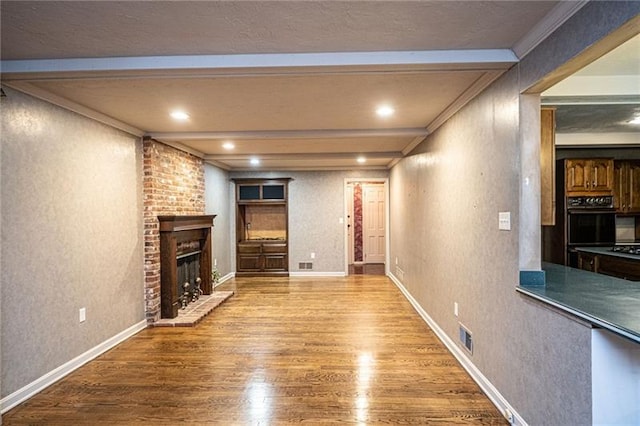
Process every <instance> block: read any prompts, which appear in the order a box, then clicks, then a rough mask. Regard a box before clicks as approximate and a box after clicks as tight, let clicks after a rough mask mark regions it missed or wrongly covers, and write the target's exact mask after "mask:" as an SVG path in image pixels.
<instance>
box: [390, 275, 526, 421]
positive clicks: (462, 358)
mask: <svg viewBox="0 0 640 426" xmlns="http://www.w3.org/2000/svg"><path fill="white" fill-rule="evenodd" d="M388 276H389V278H391V280H392V281H393V282H394V284H395V285H396V287H398V289H400V291H401V292H402V294H403V295H404V297H406V298H407V300H408V301H409V303H411V305H412V306H413V308H414V309H415V310H416V312H418V315H420V316H421V317H422V319H423V320H424V321H425V322H426V323H427V324H428V325H429V327H431V329H432V330H433V332H434V333H436V336H438V338H439V339H440V341H441V342H442V343H444V345H445V346H446V347H447V349H449V351H450V352H451V353H452V354H453V356H454V357H455V358H456V359H457V360H458V362H460V364H462V367H463V368H464V369H465V370H466V371H467V373H469V375H470V376H471V378H472V379H473V380H474V381H475V382H476V383H477V384H478V386H480V389H482V391H483V392H484V393H485V394H486V395H487V396H488V397H489V399H490V400H491V402H492V403H493V405H495V406H496V407H497V408H498V410H500V412H501V413H502V414H503V415H504V416H505V418H508V417H507V416H508V413H511V415H512V416H513V421H512V422H511V424H512V425H516V426H527V422H525V420H524V419H523V418H522V416H520V415H519V414H518V413H517V412H516V411H515V410H514V408H513V407H512V406H511V404H509V402H508V401H507V400H506V399H505V398H504V397H503V396H502V394H500V392H499V391H498V389H496V387H495V386H494V385H493V384H492V383H491V382H490V381H489V379H487V378H486V377H485V376H484V374H482V373H481V372H480V370H478V368H477V367H476V366H475V365H474V364H473V362H472V361H471V360H470V359H469V358H468V357H467V355H466V354H465V352H463V350H462V349H461V348H460V347H459V346H458V345H457V344H456V343H455V342H454V341H453V340H451V338H449V336H448V335H447V333H445V332H444V330H442V329H441V328H440V327H439V326H438V324H437V323H436V322H435V321H434V320H433V318H431V317H430V316H429V314H427V313H426V311H425V310H424V309H422V306H420V304H419V303H418V301H417V300H415V299H414V298H413V296H412V295H411V293H409V291H408V290H407V289H406V288H405V287H404V285H403V284H402V283H401V282H400V280H398V278H396V277H395V275H393V274H392V273H389V274H388Z"/></svg>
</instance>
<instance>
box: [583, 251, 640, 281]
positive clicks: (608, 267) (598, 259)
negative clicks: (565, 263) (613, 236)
mask: <svg viewBox="0 0 640 426" xmlns="http://www.w3.org/2000/svg"><path fill="white" fill-rule="evenodd" d="M578 268H580V269H584V270H585V271H590V272H596V273H598V274H604V275H609V276H611V277H616V278H622V279H625V280H629V281H640V260H633V259H627V258H624V257H618V256H607V255H603V254H594V253H586V252H579V254H578Z"/></svg>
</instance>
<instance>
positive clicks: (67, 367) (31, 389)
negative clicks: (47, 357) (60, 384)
mask: <svg viewBox="0 0 640 426" xmlns="http://www.w3.org/2000/svg"><path fill="white" fill-rule="evenodd" d="M146 327H147V320H146V319H145V320H142V321H140V322H139V323H137V324H134V325H132V326H131V327H129V328H127V329H126V330H123V331H121V332H120V333H118V334H116V335H115V336H113V337H111V338H109V339H107V340H105V341H104V342H102V343H100V344H99V345H97V346H95V347H93V348H92V349H89V350H88V351H87V352H85V353H83V354H81V355H79V356H77V357H75V358H74V359H72V360H71V361H68V362H66V363H64V364H62V365H61V366H60V367H58V368H56V369H55V370H52V371H50V372H48V373H47V374H45V375H44V376H42V377H40V378H38V379H36V380H34V381H33V382H31V383H29V384H28V385H26V386H24V387H23V388H21V389H18V390H17V391H15V392H13V393H12V394H11V395H7V396H6V397H4V398H2V400H0V412H1V413H2V414H4V413H6V412H7V411H9V410H10V409H12V408H13V407H15V406H16V405H18V404H20V403H22V402H24V401H26V400H27V399H29V398H31V397H32V396H33V395H35V394H37V393H38V392H40V391H42V390H44V389H45V388H47V387H48V386H51V385H52V384H54V383H55V382H57V381H58V380H60V379H62V378H63V377H65V376H66V375H67V374H69V373H71V372H73V371H74V370H76V369H78V368H79V367H82V366H83V365H84V364H86V363H87V362H89V361H91V360H92V359H94V358H96V357H97V356H99V355H101V354H103V353H104V352H106V351H108V350H109V349H111V348H113V347H114V346H116V345H117V344H119V343H121V342H124V341H125V340H127V339H128V338H129V337H131V336H133V335H134V334H136V333H138V332H139V331H141V330H144V329H145V328H146Z"/></svg>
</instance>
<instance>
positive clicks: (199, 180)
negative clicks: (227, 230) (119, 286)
mask: <svg viewBox="0 0 640 426" xmlns="http://www.w3.org/2000/svg"><path fill="white" fill-rule="evenodd" d="M143 151H144V168H143V171H144V277H145V303H146V315H147V320H148V321H149V322H154V321H157V320H158V319H160V224H159V222H158V216H162V215H201V214H204V161H203V160H202V159H201V158H198V157H196V156H194V155H192V154H189V153H186V152H184V151H180V150H177V149H175V148H172V147H170V146H168V145H165V144H163V143H160V142H157V141H154V140H153V139H146V140H145V141H144V144H143Z"/></svg>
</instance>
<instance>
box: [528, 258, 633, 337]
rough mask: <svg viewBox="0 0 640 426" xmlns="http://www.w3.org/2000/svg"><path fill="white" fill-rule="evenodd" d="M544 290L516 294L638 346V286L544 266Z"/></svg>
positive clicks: (581, 271)
mask: <svg viewBox="0 0 640 426" xmlns="http://www.w3.org/2000/svg"><path fill="white" fill-rule="evenodd" d="M542 269H543V270H544V271H545V273H546V285H545V286H518V287H517V288H516V290H517V291H518V292H520V293H523V294H526V295H528V296H531V297H533V298H535V299H537V300H540V301H542V302H544V303H547V304H549V305H552V306H555V307H557V308H559V309H561V310H563V311H565V312H568V313H570V314H572V315H575V316H577V317H580V318H582V319H584V320H587V321H588V322H591V323H592V324H595V325H597V326H600V327H602V328H606V329H608V330H610V331H612V332H614V333H616V334H619V335H621V336H624V337H626V338H628V339H630V340H633V341H635V342H637V343H640V282H634V281H627V280H623V279H619V278H613V277H609V276H606V275H602V274H596V273H593V272H588V271H583V270H581V269H574V268H567V267H565V266H561V265H556V264H553V263H543V264H542Z"/></svg>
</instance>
